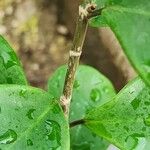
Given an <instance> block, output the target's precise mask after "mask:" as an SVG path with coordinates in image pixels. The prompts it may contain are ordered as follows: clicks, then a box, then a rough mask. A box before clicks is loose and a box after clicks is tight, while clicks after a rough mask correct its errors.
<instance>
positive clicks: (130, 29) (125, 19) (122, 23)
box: [90, 0, 150, 86]
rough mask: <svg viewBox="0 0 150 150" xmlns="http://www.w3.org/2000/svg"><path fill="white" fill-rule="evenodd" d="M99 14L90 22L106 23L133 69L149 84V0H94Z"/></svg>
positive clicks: (93, 23)
mask: <svg viewBox="0 0 150 150" xmlns="http://www.w3.org/2000/svg"><path fill="white" fill-rule="evenodd" d="M93 1H95V2H96V3H97V5H98V8H100V7H104V9H103V11H102V15H101V16H99V17H96V18H94V19H92V20H91V21H90V22H91V25H93V26H98V24H99V26H104V24H107V26H109V27H110V28H111V30H112V31H113V32H114V34H115V35H116V37H117V39H118V41H119V42H120V44H121V46H122V48H123V50H124V51H125V53H126V55H127V56H128V58H129V60H130V62H131V63H132V65H133V66H134V68H135V69H136V70H137V71H138V72H139V74H140V76H141V77H142V78H143V79H144V80H145V81H146V83H148V84H149V86H150V46H149V45H150V1H149V0H144V1H143V0H102V1H101V0H93Z"/></svg>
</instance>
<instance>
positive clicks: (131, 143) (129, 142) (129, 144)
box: [125, 136, 138, 150]
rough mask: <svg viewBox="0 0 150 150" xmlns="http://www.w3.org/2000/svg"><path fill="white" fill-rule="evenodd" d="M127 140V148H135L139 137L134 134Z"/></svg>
mask: <svg viewBox="0 0 150 150" xmlns="http://www.w3.org/2000/svg"><path fill="white" fill-rule="evenodd" d="M125 142H126V146H125V147H126V149H128V150H133V149H134V148H136V146H137V144H138V139H137V138H135V137H132V136H128V137H127V138H126V140H125Z"/></svg>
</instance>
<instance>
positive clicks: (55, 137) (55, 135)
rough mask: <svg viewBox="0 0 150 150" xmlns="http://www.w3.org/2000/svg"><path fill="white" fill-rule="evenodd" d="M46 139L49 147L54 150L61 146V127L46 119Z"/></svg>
mask: <svg viewBox="0 0 150 150" xmlns="http://www.w3.org/2000/svg"><path fill="white" fill-rule="evenodd" d="M45 123H46V124H45V126H46V139H47V140H49V143H50V145H51V148H53V149H54V150H56V149H57V148H59V147H61V143H60V141H61V127H60V125H59V124H58V123H57V122H56V121H53V120H46V122H45Z"/></svg>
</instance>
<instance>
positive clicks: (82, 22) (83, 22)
mask: <svg viewBox="0 0 150 150" xmlns="http://www.w3.org/2000/svg"><path fill="white" fill-rule="evenodd" d="M87 26H88V20H87V18H84V19H81V17H80V16H79V17H78V21H77V26H76V31H75V35H74V40H73V45H72V48H71V50H70V56H69V61H68V69H67V74H66V79H65V84H64V89H63V96H62V97H61V104H62V107H63V110H64V113H65V115H68V113H69V105H70V100H71V96H72V90H73V84H74V79H75V72H76V70H77V67H78V64H79V59H80V55H81V53H82V47H83V43H84V40H85V35H86V32H87Z"/></svg>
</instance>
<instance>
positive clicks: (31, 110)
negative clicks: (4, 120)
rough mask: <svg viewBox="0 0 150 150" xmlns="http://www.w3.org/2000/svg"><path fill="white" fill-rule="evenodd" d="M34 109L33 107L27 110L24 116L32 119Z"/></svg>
mask: <svg viewBox="0 0 150 150" xmlns="http://www.w3.org/2000/svg"><path fill="white" fill-rule="evenodd" d="M34 111H35V109H29V111H28V112H27V114H26V116H27V117H28V118H29V119H34V114H33V112H34Z"/></svg>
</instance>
